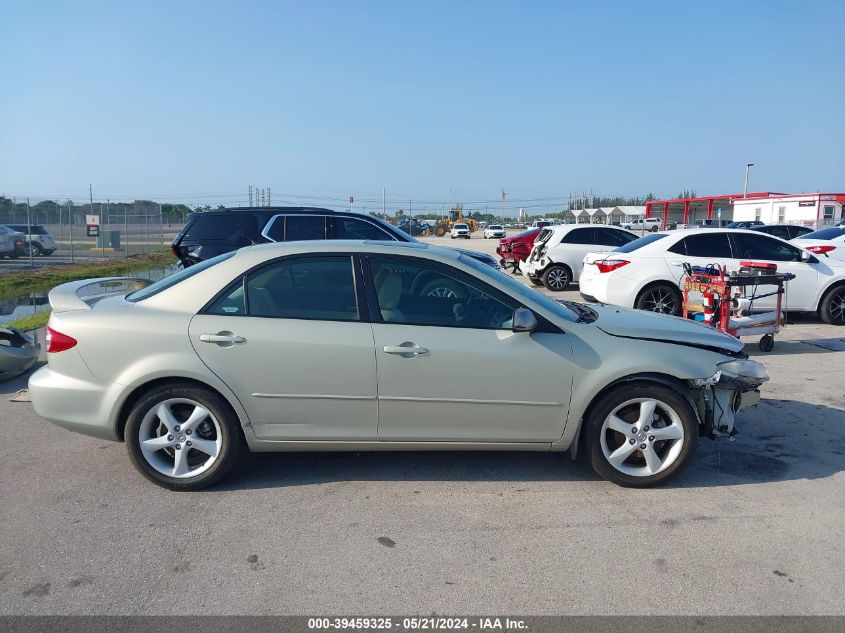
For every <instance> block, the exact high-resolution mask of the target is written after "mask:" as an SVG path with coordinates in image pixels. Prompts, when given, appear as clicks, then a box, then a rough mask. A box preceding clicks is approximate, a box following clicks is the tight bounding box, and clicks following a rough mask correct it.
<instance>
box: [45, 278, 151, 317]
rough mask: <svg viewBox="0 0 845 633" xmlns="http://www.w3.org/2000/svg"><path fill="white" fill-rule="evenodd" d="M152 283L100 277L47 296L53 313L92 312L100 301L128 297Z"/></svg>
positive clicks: (84, 280) (62, 287)
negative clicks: (108, 298)
mask: <svg viewBox="0 0 845 633" xmlns="http://www.w3.org/2000/svg"><path fill="white" fill-rule="evenodd" d="M151 283H153V282H152V281H150V280H149V279H138V278H136V277H99V278H96V279H81V280H80V281H71V282H69V283H66V284H62V285H61V286H56V287H55V288H53V289H52V290H51V291H50V292H49V293H48V294H47V300H48V301H49V302H50V307H51V308H52V309H53V312H71V311H73V310H90V309H91V306H93V305H94V304H95V303H97V302H98V301H99V300H100V299H105V298H106V297H113V296H117V295H126V294H129V293H130V292H134V291H135V290H140V289H141V288H146V287H147V286H149V285H150V284H151Z"/></svg>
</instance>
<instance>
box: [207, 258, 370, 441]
mask: <svg viewBox="0 0 845 633" xmlns="http://www.w3.org/2000/svg"><path fill="white" fill-rule="evenodd" d="M355 262H356V260H355V259H354V258H353V257H351V256H350V255H348V254H346V255H304V256H291V257H285V258H282V259H278V260H275V261H273V262H270V263H268V264H266V265H264V266H262V267H260V268H258V269H256V270H253V271H251V272H250V273H248V274H247V275H244V276H243V277H242V278H241V279H238V280H235V281H234V282H233V283H232V284H231V285H230V286H229V288H227V289H226V290H225V291H224V292H223V293H221V294H220V295H219V296H218V297H217V298H216V299H215V300H214V301H212V302H211V304H210V305H209V306H208V307H207V308H206V309H205V310H203V312H201V313H200V314H198V315H197V316H195V317H194V318H193V319H192V320H191V324H190V337H191V341H192V343H193V346H194V349H196V351H197V354H198V355H199V356H200V358H201V359H202V361H203V362H204V363H205V364H206V365H207V366H208V367H209V369H211V371H213V372H214V373H215V374H217V376H219V377H220V379H221V380H223V382H225V383H226V384H227V385H228V386H229V388H231V389H232V391H233V392H234V393H235V394H236V395H237V397H238V399H239V400H240V401H241V403H242V404H243V406H244V408H245V409H246V411H247V413H248V415H249V418H250V421H251V422H252V424H253V426H254V429H255V434H256V435H257V436H258V437H259V438H261V439H269V440H312V439H316V440H374V439H376V436H377V425H378V406H377V403H376V376H375V357H374V352H373V333H372V328H371V326H370V324H369V323H367V322H366V319H365V318H363V316H362V315H363V307H362V305H361V304H360V302H359V297H361V296H363V294H362V291H361V290H360V288H359V285H360V276H359V275H357V273H356V272H355V271H356V266H355Z"/></svg>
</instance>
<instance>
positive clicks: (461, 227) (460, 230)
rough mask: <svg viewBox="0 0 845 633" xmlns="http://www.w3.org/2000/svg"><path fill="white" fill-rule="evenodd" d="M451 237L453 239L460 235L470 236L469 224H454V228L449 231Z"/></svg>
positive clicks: (467, 237)
mask: <svg viewBox="0 0 845 633" xmlns="http://www.w3.org/2000/svg"><path fill="white" fill-rule="evenodd" d="M449 237H451V238H452V239H453V240H454V239H455V238H458V237H463V238H466V239H469V238H470V230H469V225H468V224H453V225H452V230H451V231H450V232H449Z"/></svg>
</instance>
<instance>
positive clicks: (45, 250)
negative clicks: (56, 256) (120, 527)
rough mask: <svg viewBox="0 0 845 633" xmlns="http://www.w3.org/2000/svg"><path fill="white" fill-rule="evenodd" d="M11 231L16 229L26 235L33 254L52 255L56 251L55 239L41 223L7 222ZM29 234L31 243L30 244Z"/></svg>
mask: <svg viewBox="0 0 845 633" xmlns="http://www.w3.org/2000/svg"><path fill="white" fill-rule="evenodd" d="M6 226H8V227H9V228H10V229H12V230H13V231H18V232H19V233H23V234H24V236H26V243H27V246H29V248H31V249H32V254H33V255H52V254H53V253H55V252H56V240H55V238H54V237H53V236H52V235H50V231H48V230H47V228H46V227H45V226H43V225H41V224H32V225H30V226H27V225H26V224H7V225H6ZM30 235H31V236H32V243H31V244H30Z"/></svg>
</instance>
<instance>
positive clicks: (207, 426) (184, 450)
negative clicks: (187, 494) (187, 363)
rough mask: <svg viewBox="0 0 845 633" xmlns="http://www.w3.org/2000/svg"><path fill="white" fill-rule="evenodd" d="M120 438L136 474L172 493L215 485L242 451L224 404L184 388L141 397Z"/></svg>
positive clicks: (201, 391)
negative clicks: (136, 470)
mask: <svg viewBox="0 0 845 633" xmlns="http://www.w3.org/2000/svg"><path fill="white" fill-rule="evenodd" d="M203 411H204V412H205V414H204V413H203ZM183 427H184V428H183ZM177 429H178V430H177ZM124 437H125V439H126V447H127V449H128V451H129V457H130V459H131V460H132V463H133V464H134V466H135V468H137V469H138V471H139V472H140V473H141V474H142V475H144V477H146V478H147V479H149V480H150V481H152V482H153V483H154V484H157V485H159V486H161V487H163V488H168V489H170V490H176V491H189V490H200V489H202V488H207V487H208V486H211V485H213V484H215V483H217V482H218V481H220V480H221V479H223V477H225V476H226V475H227V474H228V473H229V471H230V470H231V469H232V468H233V467H234V466H235V464H236V463H237V461H238V459H239V457H240V454H241V452H242V451H243V443H242V435H241V430H240V426H239V422H238V420H237V417H236V416H235V413H234V412H233V411H232V409H231V407H230V406H229V404H228V403H227V402H226V401H225V400H224V399H223V398H222V397H221V396H219V395H217V394H216V393H214V392H213V391H210V390H208V389H203V388H201V387H196V386H194V385H188V384H178V383H177V384H175V385H164V386H160V387H156V388H154V389H152V390H151V391H150V392H149V393H147V394H146V395H145V396H143V397H142V398H141V399H140V400H139V401H138V402H137V403H135V406H133V407H132V410H131V411H130V412H129V417H128V419H127V422H126V429H125V431H124ZM188 442H190V444H189V443H188ZM200 445H202V449H200V448H198V447H199V446H200ZM206 451H208V452H206ZM212 452H213V453H214V454H212ZM192 471H193V472H194V473H195V474H191V473H192Z"/></svg>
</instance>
